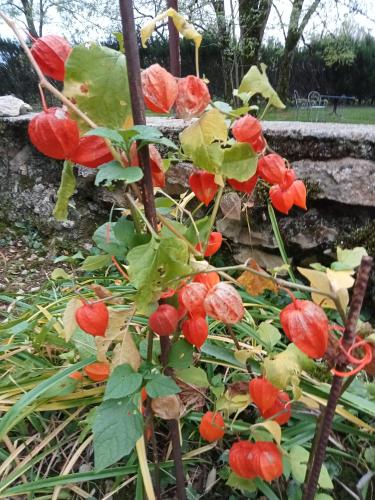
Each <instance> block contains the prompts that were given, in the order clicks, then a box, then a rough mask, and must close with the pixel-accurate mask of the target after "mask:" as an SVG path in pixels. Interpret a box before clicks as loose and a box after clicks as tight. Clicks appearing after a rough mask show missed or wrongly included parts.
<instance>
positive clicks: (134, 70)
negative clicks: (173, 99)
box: [120, 0, 157, 229]
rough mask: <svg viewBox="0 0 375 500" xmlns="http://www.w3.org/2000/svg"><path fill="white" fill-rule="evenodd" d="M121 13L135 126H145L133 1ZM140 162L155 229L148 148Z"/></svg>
mask: <svg viewBox="0 0 375 500" xmlns="http://www.w3.org/2000/svg"><path fill="white" fill-rule="evenodd" d="M120 13H121V22H122V33H123V37H124V46H125V55H126V64H127V70H128V80H129V90H130V98H131V106H132V113H133V120H134V124H135V125H145V124H146V118H145V105H144V100H143V93H142V84H141V67H140V63H139V52H138V43H137V34H136V31H135V22H134V12H133V2H132V0H120ZM138 157H139V162H140V164H141V167H142V169H143V179H142V198H143V206H144V209H145V214H146V217H147V219H148V220H149V222H150V224H151V225H152V227H153V228H154V229H156V226H157V220H156V210H155V201H154V188H153V184H152V175H151V167H150V156H149V152H148V146H145V147H143V148H142V149H140V150H139V151H138Z"/></svg>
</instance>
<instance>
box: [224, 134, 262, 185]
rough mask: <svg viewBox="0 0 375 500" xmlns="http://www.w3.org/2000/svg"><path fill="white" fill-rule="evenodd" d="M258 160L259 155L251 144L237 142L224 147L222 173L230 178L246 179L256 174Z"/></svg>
mask: <svg viewBox="0 0 375 500" xmlns="http://www.w3.org/2000/svg"><path fill="white" fill-rule="evenodd" d="M257 162H258V157H257V155H256V153H255V152H254V150H253V149H252V148H251V146H250V145H249V144H247V143H246V142H237V143H235V144H233V146H231V147H230V148H227V149H224V158H223V162H222V164H221V167H220V173H221V174H222V175H225V176H226V177H229V178H230V179H236V180H237V181H246V180H247V179H249V177H252V176H253V175H254V174H255V172H256V169H257Z"/></svg>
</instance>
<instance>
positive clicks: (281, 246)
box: [268, 203, 297, 283]
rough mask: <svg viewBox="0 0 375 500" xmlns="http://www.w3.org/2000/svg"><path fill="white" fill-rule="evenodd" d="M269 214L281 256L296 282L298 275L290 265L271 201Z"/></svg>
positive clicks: (291, 277)
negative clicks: (296, 275)
mask: <svg viewBox="0 0 375 500" xmlns="http://www.w3.org/2000/svg"><path fill="white" fill-rule="evenodd" d="M268 215H269V217H270V221H271V225H272V230H273V234H274V235H275V238H276V241H277V246H278V247H279V252H280V255H281V258H282V259H283V262H284V264H286V265H287V266H288V274H289V276H290V279H291V280H292V281H293V282H294V283H295V282H296V281H297V280H296V277H295V276H294V273H293V271H292V269H291V267H290V265H289V262H288V256H287V253H286V251H285V247H284V242H283V238H282V236H281V233H280V229H279V225H278V223H277V219H276V215H275V210H274V209H273V206H272V205H271V203H268Z"/></svg>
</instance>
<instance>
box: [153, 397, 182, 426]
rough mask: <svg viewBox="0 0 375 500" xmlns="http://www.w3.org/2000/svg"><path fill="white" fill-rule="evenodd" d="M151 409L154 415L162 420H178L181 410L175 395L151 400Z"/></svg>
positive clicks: (179, 402)
mask: <svg viewBox="0 0 375 500" xmlns="http://www.w3.org/2000/svg"><path fill="white" fill-rule="evenodd" d="M151 407H152V411H153V412H154V413H155V415H156V416H157V417H160V418H162V419H164V420H173V419H178V418H179V417H180V414H181V413H182V409H183V408H182V404H181V401H180V398H179V397H178V396H176V395H175V394H171V395H170V396H161V397H159V398H155V399H153V400H152V401H151Z"/></svg>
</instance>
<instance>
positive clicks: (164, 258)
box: [127, 238, 191, 314]
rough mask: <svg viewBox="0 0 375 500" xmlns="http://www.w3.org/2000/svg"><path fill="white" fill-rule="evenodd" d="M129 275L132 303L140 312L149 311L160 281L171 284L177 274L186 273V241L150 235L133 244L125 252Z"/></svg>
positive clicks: (188, 267) (187, 272)
mask: <svg viewBox="0 0 375 500" xmlns="http://www.w3.org/2000/svg"><path fill="white" fill-rule="evenodd" d="M127 258H128V262H129V276H130V279H131V281H132V282H133V284H134V286H135V287H136V288H137V290H138V293H137V295H136V303H137V306H138V309H139V311H140V312H142V313H144V314H148V313H150V311H151V309H152V307H153V305H154V303H155V301H156V299H157V297H158V294H159V293H160V291H161V290H162V287H163V285H164V283H167V282H168V283H169V282H170V283H169V284H168V286H170V287H173V280H174V279H175V278H176V277H177V276H182V275H185V274H189V272H190V269H191V268H190V266H189V265H188V261H189V251H188V247H187V244H186V243H185V242H184V241H182V240H180V239H177V238H163V239H162V240H161V241H160V242H159V241H157V240H156V239H155V238H152V239H151V240H150V242H149V243H147V244H145V245H140V246H137V247H134V248H133V249H132V250H130V252H129V253H128V255H127Z"/></svg>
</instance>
